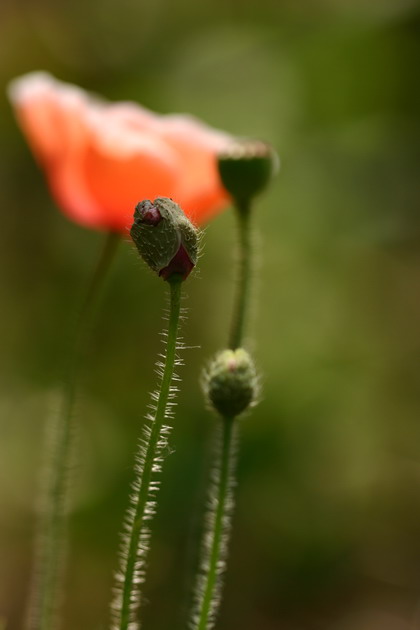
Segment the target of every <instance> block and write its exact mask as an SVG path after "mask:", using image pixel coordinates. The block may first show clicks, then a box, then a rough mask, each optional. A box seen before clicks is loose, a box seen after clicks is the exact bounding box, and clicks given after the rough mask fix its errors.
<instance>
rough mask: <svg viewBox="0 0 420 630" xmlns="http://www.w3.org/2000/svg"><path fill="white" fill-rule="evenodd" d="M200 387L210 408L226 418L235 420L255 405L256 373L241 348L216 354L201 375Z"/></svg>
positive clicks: (248, 357) (246, 354)
mask: <svg viewBox="0 0 420 630" xmlns="http://www.w3.org/2000/svg"><path fill="white" fill-rule="evenodd" d="M203 385H204V390H205V393H206V396H207V398H208V401H209V404H210V406H211V407H213V408H214V409H215V411H217V412H218V413H219V414H220V415H221V416H223V417H225V418H234V417H235V416H238V415H239V414H240V413H242V412H244V411H245V410H246V409H249V407H251V406H253V405H255V403H256V398H257V394H258V379H257V373H256V370H255V366H254V363H253V361H252V359H251V357H250V355H249V354H248V352H246V350H243V349H242V348H238V349H237V350H223V351H222V352H219V353H218V354H217V355H216V357H215V358H214V359H213V361H212V362H211V363H210V365H209V367H208V369H207V371H206V373H205V375H204V383H203Z"/></svg>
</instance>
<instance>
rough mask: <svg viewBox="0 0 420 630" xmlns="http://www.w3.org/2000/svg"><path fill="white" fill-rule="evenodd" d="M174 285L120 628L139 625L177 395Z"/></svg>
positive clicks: (177, 289)
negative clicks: (142, 589)
mask: <svg viewBox="0 0 420 630" xmlns="http://www.w3.org/2000/svg"><path fill="white" fill-rule="evenodd" d="M169 285H170V311H169V325H168V335H167V344H166V357H165V364H164V369H163V374H162V381H161V387H160V391H159V393H158V395H157V397H156V400H157V403H156V409H155V413H154V415H153V416H152V417H149V418H148V419H149V420H150V421H151V426H150V427H148V428H146V429H145V432H144V439H143V440H142V441H141V442H140V447H139V453H138V455H137V457H136V479H135V482H134V487H133V490H134V492H133V494H132V497H131V505H130V508H129V510H128V513H127V517H126V532H127V537H126V539H125V540H124V541H123V548H122V553H121V562H122V570H121V574H120V575H119V576H117V580H118V582H119V583H118V587H117V591H118V594H117V598H116V600H115V601H114V602H113V617H114V618H113V622H114V623H113V627H114V628H119V629H120V630H128V629H130V630H134V629H135V628H138V623H137V613H138V609H139V606H140V588H139V585H140V583H141V582H142V581H143V579H144V570H145V569H144V567H145V561H146V556H147V553H148V546H149V545H148V543H149V537H150V532H149V527H148V523H149V521H150V518H151V516H152V515H153V513H154V498H155V493H156V491H157V489H158V485H157V482H156V481H155V480H154V473H157V472H159V471H160V462H161V458H162V452H163V449H164V447H165V445H166V437H165V434H166V433H167V428H166V427H164V425H163V423H164V421H165V418H167V417H168V415H169V412H168V401H169V399H170V397H171V395H173V393H171V389H172V388H171V383H172V379H173V375H174V366H175V363H176V346H177V334H178V325H179V316H180V310H181V287H182V279H181V278H180V277H179V276H173V279H172V280H169Z"/></svg>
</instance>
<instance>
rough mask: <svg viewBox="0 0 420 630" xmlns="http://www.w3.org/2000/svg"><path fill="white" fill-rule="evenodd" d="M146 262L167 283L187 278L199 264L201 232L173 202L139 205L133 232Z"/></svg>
mask: <svg viewBox="0 0 420 630" xmlns="http://www.w3.org/2000/svg"><path fill="white" fill-rule="evenodd" d="M130 235H131V238H132V239H133V241H134V243H135V245H136V247H137V250H138V252H139V254H140V256H141V257H142V258H143V260H144V261H145V262H146V264H147V265H149V267H150V268H151V269H153V271H155V272H156V273H157V274H159V276H162V277H163V279H164V280H169V279H170V278H171V277H172V276H173V275H174V274H177V275H180V276H181V277H182V279H183V280H185V278H187V276H188V275H189V274H190V272H191V271H192V269H193V268H194V266H195V265H196V263H197V256H198V231H197V228H195V227H194V225H193V224H192V223H191V221H190V220H189V219H188V218H187V217H186V216H185V214H184V212H183V211H182V209H181V208H180V207H179V206H178V204H176V203H175V202H174V201H172V199H168V198H166V197H158V198H157V199H155V200H154V201H153V202H152V201H150V200H149V199H146V200H144V201H141V202H140V203H138V204H137V206H136V209H135V212H134V222H133V225H132V227H131V230H130Z"/></svg>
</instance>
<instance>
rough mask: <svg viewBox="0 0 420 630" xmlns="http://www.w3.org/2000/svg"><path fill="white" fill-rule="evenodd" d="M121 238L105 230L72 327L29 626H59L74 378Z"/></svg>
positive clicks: (51, 437)
mask: <svg viewBox="0 0 420 630" xmlns="http://www.w3.org/2000/svg"><path fill="white" fill-rule="evenodd" d="M118 242H119V236H118V235H117V234H114V233H109V234H107V237H106V240H105V243H104V245H103V248H102V250H101V253H100V255H99V258H98V261H97V264H96V266H95V269H94V273H93V276H92V279H91V282H90V284H89V286H88V289H87V292H86V296H85V299H84V302H83V307H82V309H81V311H80V315H79V318H78V322H77V325H76V329H75V331H74V342H73V348H72V355H71V358H70V361H69V364H68V372H67V378H66V380H65V381H64V382H63V386H62V391H61V393H60V408H59V411H58V413H57V414H56V415H55V416H54V417H53V418H52V419H51V423H50V426H49V427H48V434H47V445H46V452H45V470H44V483H43V489H42V496H41V501H42V503H41V513H40V520H39V523H38V536H37V538H38V540H37V545H36V549H35V566H36V569H35V579H34V583H33V590H32V594H31V605H30V612H29V619H28V628H29V630H56V629H57V624H58V618H57V617H58V610H59V607H60V599H61V597H62V581H63V573H64V555H65V553H64V551H65V528H66V512H67V508H68V495H69V487H70V479H69V464H70V457H71V452H72V444H73V412H74V404H75V391H76V383H77V378H78V374H79V366H80V364H81V361H82V359H83V355H84V352H85V350H86V344H85V340H86V335H87V332H88V330H89V327H90V324H91V321H92V317H93V313H94V307H95V305H96V302H97V298H98V295H99V293H100V289H101V287H102V285H103V283H104V280H105V277H106V275H107V272H108V270H109V268H110V265H111V262H112V260H113V258H114V255H115V252H116V248H117V244H118Z"/></svg>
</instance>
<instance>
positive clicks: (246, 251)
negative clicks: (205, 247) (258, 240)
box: [229, 203, 252, 350]
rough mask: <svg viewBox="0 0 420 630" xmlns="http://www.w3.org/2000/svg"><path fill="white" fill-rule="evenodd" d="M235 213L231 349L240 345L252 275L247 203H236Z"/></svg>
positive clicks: (245, 320)
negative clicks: (235, 257) (236, 256)
mask: <svg viewBox="0 0 420 630" xmlns="http://www.w3.org/2000/svg"><path fill="white" fill-rule="evenodd" d="M236 214H237V218H238V237H239V252H238V271H237V274H238V278H237V287H236V297H235V305H234V310H233V317H232V324H231V330H230V338H229V347H230V348H231V349H232V350H236V349H237V348H239V347H240V346H241V345H242V341H243V336H244V331H245V325H246V322H247V318H248V307H249V298H250V293H251V291H250V285H251V276H252V251H251V250H252V247H251V245H252V242H251V230H250V227H251V226H250V221H251V211H250V206H249V203H241V204H240V205H238V208H237V212H236Z"/></svg>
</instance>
